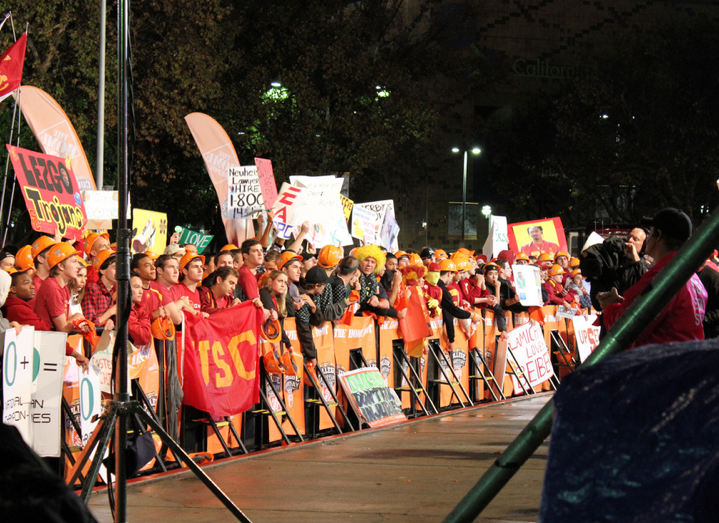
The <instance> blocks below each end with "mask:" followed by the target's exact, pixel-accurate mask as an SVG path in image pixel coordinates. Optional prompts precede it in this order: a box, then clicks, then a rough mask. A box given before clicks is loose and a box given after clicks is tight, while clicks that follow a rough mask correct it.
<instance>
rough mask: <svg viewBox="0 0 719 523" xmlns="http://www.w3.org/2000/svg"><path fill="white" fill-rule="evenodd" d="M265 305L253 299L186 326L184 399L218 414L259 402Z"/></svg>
mask: <svg viewBox="0 0 719 523" xmlns="http://www.w3.org/2000/svg"><path fill="white" fill-rule="evenodd" d="M262 319H263V316H262V309H258V308H257V307H255V306H254V304H253V303H252V302H245V303H241V304H239V305H236V306H234V307H232V308H230V309H227V310H226V311H222V312H218V313H217V314H213V315H212V316H210V317H209V318H205V319H202V320H199V321H198V322H197V323H195V324H194V325H192V326H190V327H189V328H188V329H187V330H186V338H185V339H186V341H185V354H184V381H183V384H182V388H183V391H184V393H185V396H184V398H183V400H182V402H183V403H184V404H185V405H191V406H193V407H195V408H198V409H201V410H204V411H206V412H209V413H211V414H214V415H218V416H232V415H234V414H239V413H240V412H243V411H245V410H247V409H249V408H250V407H251V406H252V405H254V404H255V403H257V402H258V401H259V397H260V388H259V387H260V373H259V340H260V325H261V321H262Z"/></svg>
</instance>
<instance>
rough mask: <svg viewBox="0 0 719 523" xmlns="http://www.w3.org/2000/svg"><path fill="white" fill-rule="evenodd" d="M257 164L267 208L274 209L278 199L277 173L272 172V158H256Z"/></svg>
mask: <svg viewBox="0 0 719 523" xmlns="http://www.w3.org/2000/svg"><path fill="white" fill-rule="evenodd" d="M255 165H256V166H257V178H258V179H259V181H260V190H261V191H262V198H263V199H264V200H265V209H268V210H269V209H272V206H273V205H274V204H275V201H276V200H277V183H276V182H275V174H274V172H272V160H266V159H265V158H255Z"/></svg>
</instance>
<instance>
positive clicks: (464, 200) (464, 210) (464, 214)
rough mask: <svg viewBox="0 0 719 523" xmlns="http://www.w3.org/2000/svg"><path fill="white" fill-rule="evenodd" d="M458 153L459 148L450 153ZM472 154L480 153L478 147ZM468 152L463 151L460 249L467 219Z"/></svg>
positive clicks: (454, 148) (462, 244) (462, 245)
mask: <svg viewBox="0 0 719 523" xmlns="http://www.w3.org/2000/svg"><path fill="white" fill-rule="evenodd" d="M459 151H460V149H459V147H453V148H452V152H453V153H458V152H459ZM471 151H472V154H474V155H477V154H479V153H481V152H482V150H481V149H480V148H479V147H473V148H472V149H471ZM468 156H469V151H468V150H467V149H465V150H464V167H463V169H462V241H461V244H460V247H464V226H465V224H466V219H467V161H468Z"/></svg>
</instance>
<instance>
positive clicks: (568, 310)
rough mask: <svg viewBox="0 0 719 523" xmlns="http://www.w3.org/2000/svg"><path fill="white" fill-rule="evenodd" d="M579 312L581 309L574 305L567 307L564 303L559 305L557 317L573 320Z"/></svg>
mask: <svg viewBox="0 0 719 523" xmlns="http://www.w3.org/2000/svg"><path fill="white" fill-rule="evenodd" d="M578 314H579V309H575V308H574V307H565V306H564V305H559V306H558V307H557V317H559V318H568V319H570V320H571V319H572V318H574V317H575V316H577V315H578Z"/></svg>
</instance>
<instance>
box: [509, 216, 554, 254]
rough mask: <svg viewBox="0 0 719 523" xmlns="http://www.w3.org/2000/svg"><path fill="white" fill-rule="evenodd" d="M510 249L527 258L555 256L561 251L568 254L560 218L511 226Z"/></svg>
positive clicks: (512, 224)
mask: <svg viewBox="0 0 719 523" xmlns="http://www.w3.org/2000/svg"><path fill="white" fill-rule="evenodd" d="M507 232H508V233H509V248H510V249H512V250H513V251H514V252H523V253H525V254H526V255H527V256H537V257H539V255H540V254H542V253H545V252H546V253H547V254H550V255H551V256H554V255H555V254H557V252H559V251H564V252H567V239H566V238H565V236H564V227H563V226H562V220H561V219H559V218H546V219H544V220H532V221H529V222H520V223H511V224H510V225H509V228H508V231H507Z"/></svg>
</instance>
